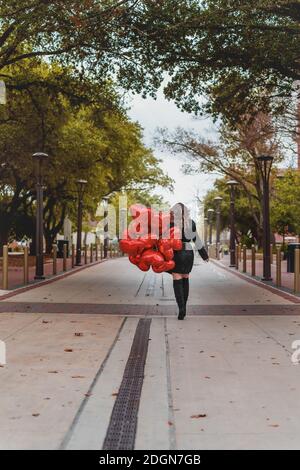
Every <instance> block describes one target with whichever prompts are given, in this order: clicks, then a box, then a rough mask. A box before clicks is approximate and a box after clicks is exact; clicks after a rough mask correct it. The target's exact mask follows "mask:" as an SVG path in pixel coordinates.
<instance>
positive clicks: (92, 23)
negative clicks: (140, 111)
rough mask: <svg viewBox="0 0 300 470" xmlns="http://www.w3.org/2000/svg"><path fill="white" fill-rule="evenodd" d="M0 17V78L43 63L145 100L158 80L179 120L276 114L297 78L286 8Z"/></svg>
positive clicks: (170, 0)
mask: <svg viewBox="0 0 300 470" xmlns="http://www.w3.org/2000/svg"><path fill="white" fill-rule="evenodd" d="M0 16H1V31H0V71H1V70H3V68H4V67H7V66H8V65H12V64H17V63H21V62H22V61H23V60H24V59H26V58H41V57H47V58H48V60H56V61H59V62H60V63H61V64H63V65H64V66H66V65H68V66H69V65H72V66H73V70H74V73H77V74H78V75H79V76H80V77H82V79H83V77H88V76H89V77H90V76H93V77H94V78H95V80H97V81H98V83H101V82H102V81H103V79H104V81H106V80H107V78H108V77H113V78H114V79H115V80H116V81H117V82H118V84H120V85H121V86H123V87H124V88H126V89H130V90H132V91H135V92H143V93H144V94H147V93H150V94H152V95H154V94H155V92H156V91H157V89H158V87H159V86H160V85H161V84H162V83H163V80H164V79H165V78H166V76H167V77H168V84H167V86H166V87H165V95H166V96H167V97H168V98H170V99H173V100H175V102H176V103H177V104H178V105H179V106H181V107H182V108H184V109H186V110H188V111H193V112H195V111H199V110H201V109H202V110H204V111H209V112H212V113H214V115H219V113H220V111H221V112H222V113H223V114H224V111H225V110H226V115H227V117H228V119H233V118H234V119H237V118H240V117H241V116H242V115H244V114H246V113H248V114H249V113H252V112H253V111H254V110H255V111H256V112H257V110H260V111H264V112H266V113H268V112H272V111H273V110H274V107H275V106H277V107H278V110H280V111H282V108H284V107H285V103H286V102H287V98H290V97H291V95H292V92H293V84H294V82H295V81H297V80H299V77H300V65H299V60H298V55H299V54H298V43H299V34H300V27H299V22H300V5H299V3H298V2H296V1H295V0H278V1H276V2H274V0H238V1H234V2H233V1H232V0H205V1H199V0H176V1H175V0H164V1H156V2H154V1H152V0H102V1H101V2H99V1H98V0H85V1H82V0H70V1H68V2H65V1H63V0H52V1H45V0H19V1H18V2H16V1H15V0H7V1H6V2H5V3H4V2H2V4H1V6H0ZM45 83H46V80H45ZM203 95H206V96H208V97H209V100H208V101H206V103H205V104H204V105H203V100H200V99H199V97H202V96H203Z"/></svg>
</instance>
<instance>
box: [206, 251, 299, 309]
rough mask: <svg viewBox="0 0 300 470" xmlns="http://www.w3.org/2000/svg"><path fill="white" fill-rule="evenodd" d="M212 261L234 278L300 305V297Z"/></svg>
mask: <svg viewBox="0 0 300 470" xmlns="http://www.w3.org/2000/svg"><path fill="white" fill-rule="evenodd" d="M210 261H211V262H212V263H213V264H215V265H216V266H218V267H219V268H222V269H224V270H225V271H227V272H229V273H231V274H233V275H234V276H237V277H239V278H240V279H243V280H244V281H247V282H249V283H250V284H253V285H255V286H258V287H262V288H263V289H266V290H268V291H269V292H272V293H273V294H276V295H279V297H282V298H283V299H285V300H289V301H290V302H293V303H295V304H300V297H298V296H297V295H294V294H291V293H289V292H285V291H283V290H281V289H279V288H278V287H275V286H274V287H273V286H272V285H270V284H266V283H264V282H262V281H259V280H258V279H254V278H253V277H250V275H247V274H245V273H241V272H240V271H236V270H235V268H232V269H230V268H228V267H227V266H225V265H224V264H222V263H221V262H220V261H216V260H212V259H211V260H210Z"/></svg>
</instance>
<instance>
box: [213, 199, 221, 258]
mask: <svg viewBox="0 0 300 470" xmlns="http://www.w3.org/2000/svg"><path fill="white" fill-rule="evenodd" d="M214 201H215V203H216V207H217V209H216V257H217V258H218V249H219V243H220V235H221V202H222V201H223V198H222V197H221V196H216V197H215V198H214Z"/></svg>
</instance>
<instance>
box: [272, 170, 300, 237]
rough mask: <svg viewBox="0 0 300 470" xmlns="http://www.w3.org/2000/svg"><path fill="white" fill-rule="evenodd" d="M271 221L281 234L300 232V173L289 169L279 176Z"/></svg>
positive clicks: (274, 190)
mask: <svg viewBox="0 0 300 470" xmlns="http://www.w3.org/2000/svg"><path fill="white" fill-rule="evenodd" d="M271 223H272V226H273V227H274V230H276V231H277V232H278V233H279V234H280V235H282V236H283V238H284V237H285V235H286V233H287V232H288V231H289V232H294V233H297V234H300V175H299V173H298V172H297V171H295V170H293V169H288V170H287V171H286V172H285V173H284V174H283V175H282V176H281V177H280V178H278V179H277V180H276V181H275V183H274V187H273V193H272V198H271Z"/></svg>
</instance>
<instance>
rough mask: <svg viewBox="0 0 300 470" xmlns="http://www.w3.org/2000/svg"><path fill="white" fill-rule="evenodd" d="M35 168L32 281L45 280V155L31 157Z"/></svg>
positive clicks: (37, 154) (39, 154) (36, 154)
mask: <svg viewBox="0 0 300 470" xmlns="http://www.w3.org/2000/svg"><path fill="white" fill-rule="evenodd" d="M32 158H33V160H34V162H35V166H36V185H35V187H36V254H35V255H36V258H35V259H36V261H35V276H34V279H45V276H44V243H43V240H44V239H43V235H44V229H43V228H44V223H43V210H44V207H43V173H42V166H43V162H44V161H45V160H46V159H47V158H48V155H47V154H46V153H42V152H37V153H34V154H33V155H32Z"/></svg>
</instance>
